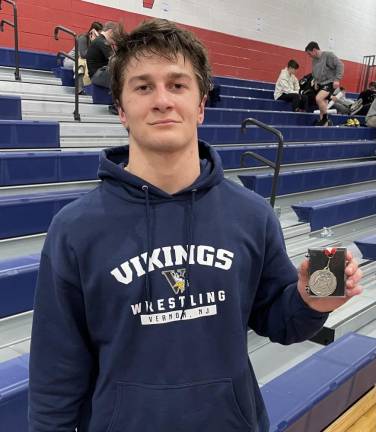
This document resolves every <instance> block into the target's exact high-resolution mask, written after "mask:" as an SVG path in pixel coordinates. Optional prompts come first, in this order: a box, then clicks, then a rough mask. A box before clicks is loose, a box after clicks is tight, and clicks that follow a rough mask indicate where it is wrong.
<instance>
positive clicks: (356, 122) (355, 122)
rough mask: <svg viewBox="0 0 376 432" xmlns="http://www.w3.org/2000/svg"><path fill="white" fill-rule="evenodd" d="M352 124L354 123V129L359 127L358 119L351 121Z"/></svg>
mask: <svg viewBox="0 0 376 432" xmlns="http://www.w3.org/2000/svg"><path fill="white" fill-rule="evenodd" d="M353 122H354V126H355V127H359V126H360V122H359V120H358V119H356V118H354V119H353Z"/></svg>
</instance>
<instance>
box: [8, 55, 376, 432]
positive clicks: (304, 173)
mask: <svg viewBox="0 0 376 432" xmlns="http://www.w3.org/2000/svg"><path fill="white" fill-rule="evenodd" d="M8 51H12V50H7V49H5V50H3V51H1V49H0V119H1V120H0V257H2V258H1V259H0V346H1V345H2V339H1V337H2V336H1V332H2V330H3V331H4V334H13V333H12V332H15V330H14V328H17V323H18V322H20V320H21V318H22V320H29V322H30V320H31V313H30V310H31V308H32V301H33V295H34V288H35V281H36V277H37V271H38V266H39V259H40V251H41V243H42V241H43V239H44V236H45V233H46V231H47V229H48V226H49V224H50V222H51V219H52V217H53V216H54V215H55V214H56V212H58V211H59V210H60V209H61V208H62V207H63V206H64V205H66V204H68V203H69V202H71V201H73V200H74V199H77V198H78V197H80V196H82V194H84V193H86V192H87V191H89V190H91V188H92V187H94V186H95V185H96V184H97V181H98V180H97V178H96V170H97V166H98V156H99V151H100V149H101V148H104V147H106V146H115V145H121V144H126V143H127V134H126V132H125V131H124V128H122V127H121V126H120V125H119V124H118V123H119V121H118V119H117V118H116V116H111V115H110V114H109V113H108V111H107V107H104V106H102V105H109V104H111V103H112V100H111V99H110V98H109V95H108V92H107V90H105V89H102V88H100V87H97V86H90V87H88V88H87V89H86V92H87V96H80V110H81V112H82V113H83V114H82V122H81V123H75V122H74V121H73V116H72V113H73V110H74V103H73V101H74V89H73V87H72V86H73V81H72V80H70V79H71V78H72V71H71V70H66V71H65V72H64V71H63V70H62V68H57V69H56V70H55V73H56V74H57V75H58V77H59V78H58V79H57V78H56V77H54V76H53V73H52V69H53V68H56V56H51V55H44V54H42V53H31V52H24V53H23V54H22V59H23V60H22V62H21V66H22V67H23V68H25V69H23V70H21V74H22V76H23V77H25V78H24V81H23V82H21V83H15V82H14V81H13V82H12V83H11V82H10V81H9V80H10V79H11V78H10V76H11V73H10V69H9V68H10V67H11V66H12V62H11V59H12V53H11V52H8ZM3 52H4V53H5V57H4V56H3V57H2V56H1V54H2V53H3ZM33 57H35V58H33ZM1 65H2V66H5V68H1ZM64 74H65V78H64ZM2 80H3V83H2ZM8 83H11V85H10V84H8ZM215 83H216V84H217V85H219V86H220V97H221V100H220V102H219V103H218V104H217V105H216V107H208V108H206V113H205V123H204V125H202V126H201V127H199V137H200V138H201V139H205V140H207V141H208V142H211V144H213V145H214V146H216V148H217V150H218V152H219V154H220V156H221V159H222V163H223V167H224V169H225V175H226V177H228V178H230V179H232V180H234V181H237V182H240V181H242V182H243V183H244V184H245V185H246V186H247V187H249V188H251V189H253V190H254V191H256V192H258V193H260V194H261V195H262V196H265V197H268V196H269V195H270V190H271V178H272V176H271V171H270V169H269V168H266V167H265V166H262V165H261V164H260V163H259V162H257V161H255V160H254V159H252V158H250V157H247V158H245V159H244V167H241V166H240V161H241V156H242V154H243V153H244V152H246V151H252V152H255V153H258V154H259V155H262V156H264V157H266V158H268V159H270V160H274V159H275V156H276V143H275V141H274V138H273V136H272V135H270V134H269V133H267V132H265V131H263V130H261V129H259V128H257V127H254V126H250V127H248V128H247V129H246V131H245V133H242V132H241V130H240V123H241V121H242V120H244V119H245V118H247V117H253V118H256V119H258V120H261V121H263V122H265V123H268V124H271V125H273V126H274V127H276V128H277V129H278V130H280V131H281V132H282V134H283V136H284V139H285V147H284V152H283V165H282V170H281V175H280V178H279V188H278V197H277V206H278V207H280V219H281V225H282V229H283V232H284V235H285V238H286V245H287V251H288V254H289V256H290V257H291V259H292V261H293V262H294V263H296V264H297V263H298V262H300V261H301V260H302V259H303V257H304V254H305V252H306V249H307V247H308V246H315V245H316V246H320V247H325V246H328V245H338V244H341V245H343V246H346V247H348V248H349V249H350V250H352V251H353V253H355V254H356V250H357V249H356V247H355V244H356V245H358V247H359V248H360V250H361V251H362V252H363V258H362V257H360V255H358V257H359V259H360V260H361V264H362V269H363V273H364V274H365V286H369V287H370V289H369V291H368V292H366V293H365V294H364V295H363V296H361V297H360V298H359V301H358V303H356V305H357V306H356V307H357V309H356V312H355V313H356V314H359V317H360V318H359V319H353V318H354V309H353V307H352V303H351V302H349V303H348V304H347V305H345V308H342V309H341V310H340V311H338V314H337V312H335V313H334V314H331V316H332V315H333V319H337V321H336V322H340V324H335V325H334V324H333V325H332V324H326V327H325V328H324V332H326V333H330V335H331V339H330V341H331V340H334V339H337V338H338V337H339V336H340V335H341V334H343V333H344V332H348V331H349V330H352V331H357V330H359V329H361V328H363V327H364V326H365V325H367V324H369V323H370V322H372V321H373V320H374V310H375V305H376V292H375V289H374V286H373V290H372V281H373V279H372V278H373V275H374V271H375V268H376V265H375V264H376V263H374V262H373V261H371V260H375V258H376V257H375V255H376V253H375V243H376V240H375V238H374V236H373V237H372V227H373V232H375V228H374V227H375V226H376V210H375V205H374V203H375V201H376V200H375V193H376V192H375V191H376V161H374V158H375V151H376V130H374V129H371V128H366V127H358V128H348V127H344V126H341V125H342V124H343V123H344V122H345V119H346V117H345V116H341V115H333V116H331V118H332V120H333V123H334V125H335V126H334V127H328V128H323V127H313V126H312V124H313V121H314V120H315V118H316V116H315V115H313V114H312V113H293V112H291V106H290V105H289V104H288V103H286V102H282V101H274V100H273V89H274V85H273V83H267V82H259V81H250V80H243V79H239V78H235V79H233V78H228V77H216V78H215ZM2 90H4V92H5V93H6V94H5V95H4V97H5V98H8V100H9V101H10V102H9V104H15V105H14V106H16V105H17V104H18V108H14V109H13V108H12V113H10V109H9V108H7V109H4V110H2V96H1V93H2ZM10 93H11V94H10ZM10 96H11V97H10ZM4 104H7V102H4ZM6 106H9V107H10V105H6ZM12 106H13V105H12ZM21 108H22V114H21ZM17 110H18V111H17ZM2 113H3V117H2ZM6 115H9V116H11V117H6ZM21 115H22V117H21ZM21 118H23V119H24V120H21ZM358 118H359V121H360V122H361V124H364V118H363V117H358ZM41 119H43V121H40V120H41ZM36 120H39V121H36ZM44 120H46V121H44ZM52 120H53V121H52ZM98 122H100V124H98ZM239 178H240V180H239ZM344 192H346V193H344ZM305 200H307V201H305ZM294 210H295V211H296V213H297V214H298V216H296V215H295V213H294ZM364 219H366V220H367V221H368V222H367V223H368V224H367V223H365V224H364V223H363V220H364ZM360 223H362V224H363V225H362V228H361V229H358V226H359V224H360ZM342 225H344V226H342ZM323 227H333V231H334V234H333V235H332V236H328V237H325V236H322V235H321V234H322V233H320V232H318V231H317V230H321V228H323ZM352 227H353V228H352ZM250 229H252V228H251V227H250ZM311 231H312V232H311ZM358 237H359V238H360V240H357V238H358ZM354 241H355V244H354ZM362 248H363V249H362ZM8 255H9V256H8ZM4 257H5V258H4ZM354 304H355V303H354ZM326 333H325V335H324V336H322V337H321V340H324V339H325V337H326ZM14 334H15V336H14V341H15V343H14V344H11V343H9V341H8V339H6V340H5V339H4V340H5V342H4V341H3V344H4V346H5V345H6V346H7V347H9V346H11V349H8V348H7V349H5V350H4V355H3V357H2V356H1V354H2V350H1V349H0V394H1V395H3V397H2V398H0V419H1V422H2V424H4V425H8V424H9V425H12V427H15V428H16V430H17V431H19V432H23V431H26V430H27V429H26V411H27V402H26V399H25V397H26V396H25V394H26V391H27V363H28V356H27V353H28V340H29V337H30V334H29V332H28V331H26V333H25V330H24V329H23V330H22V331H21V330H18V333H17V332H15V333H14ZM25 339H26V340H27V341H26V342H25ZM369 339H370V338H365V337H358V336H357V335H351V336H348V337H347V338H344V339H340V340H338V341H336V342H334V343H332V344H331V345H330V346H329V347H328V349H327V348H325V349H323V350H321V351H319V354H317V356H316V355H314V356H311V354H312V351H317V350H318V348H317V346H318V344H317V343H315V342H310V341H307V345H304V344H300V347H303V348H302V353H301V356H300V357H299V359H300V360H304V361H303V363H299V365H296V363H297V360H296V359H297V348H296V347H294V346H293V347H285V348H284V349H285V350H286V351H284V355H283V356H280V355H279V353H280V352H281V351H280V350H281V347H279V346H276V345H275V344H271V343H270V342H269V341H267V340H265V339H264V338H260V337H258V336H257V335H255V334H254V333H253V332H250V333H249V335H248V340H249V354H250V357H252V356H254V355H255V354H256V352H257V354H258V356H259V353H260V351H263V350H266V349H269V350H270V352H273V353H274V355H272V356H271V358H275V359H278V367H276V364H275V362H274V363H273V362H270V365H268V364H266V363H267V362H265V361H264V360H262V356H260V358H261V360H255V361H253V364H254V366H255V370H256V375H257V378H258V379H259V382H261V383H262V384H264V385H263V389H262V392H263V395H264V398H265V400H266V402H267V409H268V411H269V414H270V417H271V419H272V424H273V427H274V429H271V430H275V431H282V430H287V427H290V428H292V429H291V431H293V430H294V431H297V432H298V431H300V430H302V429H300V430H299V429H293V427H295V426H296V425H301V424H307V425H308V424H309V425H310V426H309V427H312V426H311V423H310V422H312V418H313V417H312V416H309V415H308V414H307V413H309V412H314V413H315V417H317V415H316V413H317V412H318V410H319V408H320V406H321V407H322V403H324V401H327V402H328V403H329V402H330V403H332V401H333V400H337V399H338V398H339V397H341V398H342V397H345V399H346V403H347V402H349V401H350V400H352V399H351V398H352V397H355V395H359V396H360V395H361V392H362V391H363V390H364V391H365V387H366V381H367V380H366V378H365V375H364V371H366V372H367V373H368V374H369V373H370V371H371V372H372V373H374V368H375V366H374V361H373V360H372V359H374V357H372V356H374V355H375V354H374V352H375V351H374V348H372V349H373V351H372V354H370V352H371V351H370V349H371V348H370V347H371V345H372V343H374V340H369ZM11 340H12V339H11ZM18 340H22V341H23V342H22V344H21V343H18V342H17V341H18ZM325 340H327V339H325ZM328 340H329V339H328ZM340 341H341V342H340ZM321 343H324V342H321ZM325 343H326V342H325ZM336 344H337V345H336ZM372 346H373V345H372ZM354 349H356V351H357V353H358V354H359V355H358V357H356V358H355V357H351V356H350V357H351V358H350V357H349V361H347V360H346V359H345V360H344V361H342V358H343V356H347V354H348V353H350V354H351V353H352V350H354ZM367 349H368V351H367ZM22 353H24V355H21V354H22ZM367 353H368V354H367ZM330 356H332V357H330ZM9 357H14V358H9ZM334 357H336V358H341V361H340V362H339V363H340V364H339V365H338V364H337V362H336V361H335V360H334ZM329 358H330V360H328V359H329ZM346 358H347V357H346ZM1 360H3V362H2V363H1ZM5 360H6V361H5ZM371 360H372V361H371ZM328 362H333V363H334V364H335V366H334V367H332V368H329V369H328V374H326V375H325V374H323V375H320V374H319V372H320V367H326V366H327V364H328ZM351 362H352V363H351ZM370 364H372V365H373V366H372V367H373V369H370V366H369V365H370ZM354 365H355V366H354ZM276 370H278V373H279V375H278V377H276V378H274V379H273V380H271V379H270V377H271V376H272V375H273V374H275V373H276ZM283 371H284V373H283ZM310 371H315V372H314V373H313V375H312V376H314V377H315V379H314V380H313V379H311V375H310ZM4 376H6V377H9V379H5V378H4ZM368 376H369V375H368ZM2 379H3V381H2ZM294 380H295V381H294ZM291 383H292V384H291ZM294 383H296V389H297V391H298V393H297V394H298V400H296V397H294V396H292V395H290V394H289V389H290V387H291V386H292V385H295V384H294ZM349 383H351V385H352V388H353V389H354V391H353V392H352V394H351V397H350V395H349V393H346V392H342V390H341V391H339V390H340V389H342V388H343V386H344V385H345V386H348V385H350V384H349ZM363 384H364V385H363ZM362 385H363V386H362ZM357 386H358V387H357ZM346 388H347V389H348V387H346ZM337 389H338V391H337ZM359 389H361V390H359ZM355 390H356V391H355ZM4 395H5V397H4ZM309 395H311V396H309ZM312 395H313V396H312ZM336 398H337V399H336ZM281 399H283V400H281ZM346 403H345V402H342V404H341V405H338V412H339V408H341V409H343V408H344V406H345V405H346ZM315 410H316V411H315ZM322 420H323V421H324V420H325V419H322ZM312 424H313V423H312ZM294 425H295V426H294ZM307 427H308V426H307ZM9 430H10V429H9ZM288 430H289V431H290V429H288ZM304 430H305V429H304ZM307 431H312V432H313V431H314V430H313V429H307Z"/></svg>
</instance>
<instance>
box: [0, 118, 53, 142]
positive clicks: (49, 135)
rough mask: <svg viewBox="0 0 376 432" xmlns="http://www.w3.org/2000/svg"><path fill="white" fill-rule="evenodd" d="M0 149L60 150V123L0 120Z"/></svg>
mask: <svg viewBox="0 0 376 432" xmlns="http://www.w3.org/2000/svg"><path fill="white" fill-rule="evenodd" d="M0 148H1V149H29V148H30V149H33V148H59V123H56V122H35V121H25V120H0Z"/></svg>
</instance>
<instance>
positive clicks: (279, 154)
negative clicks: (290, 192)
mask: <svg viewBox="0 0 376 432" xmlns="http://www.w3.org/2000/svg"><path fill="white" fill-rule="evenodd" d="M248 124H254V125H256V126H258V127H260V128H261V129H264V130H267V131H269V132H271V133H272V134H274V135H275V136H276V137H277V139H278V149H277V157H276V161H275V162H272V161H270V160H269V159H266V158H264V157H263V156H260V155H257V154H256V153H254V152H245V153H243V154H242V156H241V165H243V161H244V157H245V156H252V157H253V158H254V159H257V160H259V161H260V162H263V163H265V164H266V165H268V166H270V167H271V168H273V169H274V176H273V181H272V191H271V194H270V201H269V202H270V205H271V206H272V207H273V208H274V204H275V197H276V194H277V186H278V177H279V171H280V169H281V163H282V155H283V135H282V133H281V132H280V131H279V130H278V129H275V128H274V127H272V126H269V125H267V124H265V123H263V122H261V121H260V120H256V119H254V118H247V119H245V120H243V121H242V123H241V131H242V133H244V132H245V130H246V127H247V125H248Z"/></svg>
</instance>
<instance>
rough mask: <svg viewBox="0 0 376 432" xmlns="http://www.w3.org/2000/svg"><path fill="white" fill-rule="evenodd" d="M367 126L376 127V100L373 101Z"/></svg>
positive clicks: (367, 118)
mask: <svg viewBox="0 0 376 432" xmlns="http://www.w3.org/2000/svg"><path fill="white" fill-rule="evenodd" d="M366 125H367V126H369V127H376V98H375V99H374V100H373V102H372V104H371V106H370V108H369V110H368V113H367V115H366Z"/></svg>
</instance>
